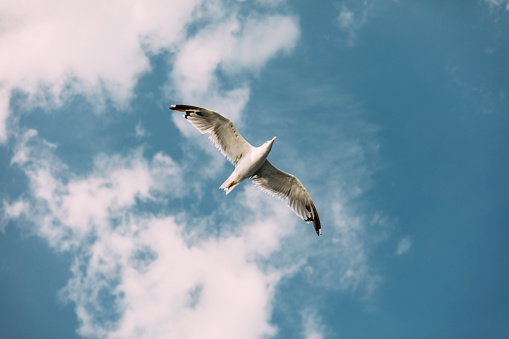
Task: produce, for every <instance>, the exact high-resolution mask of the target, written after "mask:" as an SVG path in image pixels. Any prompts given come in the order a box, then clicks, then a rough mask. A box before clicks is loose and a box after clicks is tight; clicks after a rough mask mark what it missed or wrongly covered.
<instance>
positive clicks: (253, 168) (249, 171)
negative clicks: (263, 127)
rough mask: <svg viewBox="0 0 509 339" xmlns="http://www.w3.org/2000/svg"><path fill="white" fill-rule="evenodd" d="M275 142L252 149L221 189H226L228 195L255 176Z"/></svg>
mask: <svg viewBox="0 0 509 339" xmlns="http://www.w3.org/2000/svg"><path fill="white" fill-rule="evenodd" d="M274 140H276V137H274V138H273V139H272V140H270V141H267V142H265V143H264V144H263V145H261V146H260V147H252V148H251V149H250V150H249V152H248V154H246V155H244V156H243V157H242V158H241V159H240V160H239V161H237V163H236V164H235V170H234V171H233V172H232V174H230V176H229V177H228V179H226V181H225V182H224V183H223V184H222V185H221V186H220V187H219V188H222V189H224V190H225V191H226V194H228V193H230V192H231V191H232V190H233V189H234V188H235V186H237V185H238V184H240V183H241V182H242V181H244V180H246V179H248V178H251V177H252V176H254V175H255V173H256V172H258V170H259V169H260V168H261V167H262V165H263V163H264V162H265V160H266V159H267V157H268V156H269V153H270V151H271V150H272V144H273V143H274Z"/></svg>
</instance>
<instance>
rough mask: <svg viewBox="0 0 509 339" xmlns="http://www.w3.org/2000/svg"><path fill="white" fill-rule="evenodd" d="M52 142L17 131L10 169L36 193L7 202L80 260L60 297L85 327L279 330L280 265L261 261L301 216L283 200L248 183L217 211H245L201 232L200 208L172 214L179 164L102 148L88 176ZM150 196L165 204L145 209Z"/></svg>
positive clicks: (104, 330) (110, 333)
mask: <svg viewBox="0 0 509 339" xmlns="http://www.w3.org/2000/svg"><path fill="white" fill-rule="evenodd" d="M55 147H56V146H55V145H52V144H50V143H47V142H45V141H44V140H42V139H41V138H39V137H38V136H37V133H36V132H35V131H33V130H29V131H27V132H25V134H24V135H23V136H21V137H20V142H19V144H18V146H17V148H16V153H15V155H14V157H13V165H15V166H18V167H19V168H20V169H21V170H23V171H24V172H25V174H26V175H27V177H28V179H29V182H30V188H31V189H30V194H29V197H27V200H20V201H18V202H15V203H13V204H10V205H9V204H6V203H4V210H5V211H6V213H7V214H8V215H9V218H11V219H13V218H19V217H23V218H26V219H28V220H30V221H32V222H33V225H34V229H33V232H34V233H35V234H37V235H39V236H41V237H43V238H45V239H46V240H47V241H48V243H49V244H50V246H52V248H54V249H55V250H58V251H65V252H68V253H69V254H70V255H72V256H73V257H74V259H73V261H74V263H73V266H72V268H71V271H72V273H73V277H72V278H71V279H70V280H69V282H68V285H67V287H66V288H65V289H64V290H63V291H62V292H61V297H62V298H63V299H64V300H69V301H72V302H73V303H74V304H75V307H76V314H77V316H78V319H79V320H80V328H79V333H80V334H81V335H84V336H88V337H106V338H133V337H140V336H141V337H150V338H168V337H178V338H181V337H184V338H203V337H212V338H239V337H243V338H245V337H247V338H260V337H263V336H272V335H274V334H275V333H276V328H275V327H274V326H272V325H271V324H270V322H269V320H270V316H271V309H272V302H273V294H274V287H275V286H276V284H277V282H278V281H279V279H280V278H281V272H279V271H277V270H274V269H270V268H268V267H267V266H265V265H263V264H261V263H260V262H259V260H260V259H261V258H268V257H269V256H271V255H272V254H273V253H274V252H275V251H277V250H279V246H280V243H281V239H282V238H283V237H286V236H288V235H289V234H291V233H292V232H293V229H294V228H293V224H294V222H296V221H297V220H296V219H295V218H293V216H292V215H291V212H290V210H289V209H287V208H286V206H284V205H282V204H280V205H274V204H273V202H274V201H273V200H272V198H271V197H270V196H268V195H265V194H263V193H262V192H260V191H259V190H256V189H255V188H254V187H251V188H250V189H248V190H246V191H245V192H244V193H241V194H240V195H241V196H240V197H239V199H237V200H236V201H237V202H232V203H233V205H232V206H230V207H226V208H225V210H224V211H222V212H219V213H220V214H224V215H230V216H234V217H235V218H240V219H239V220H235V219H234V222H233V223H232V224H231V226H228V225H226V226H225V227H224V229H225V230H226V231H225V232H224V233H223V234H222V236H221V237H217V236H215V235H214V233H213V232H212V233H211V232H207V231H206V228H204V229H201V230H200V232H196V226H195V225H194V223H193V218H192V216H191V215H189V216H187V215H186V217H185V218H176V217H175V216H171V215H169V214H168V213H165V212H163V211H165V210H167V207H166V203H168V202H170V203H171V202H173V201H175V199H178V197H179V196H182V194H184V191H183V190H182V183H183V182H184V181H183V180H182V177H181V170H180V166H179V165H178V164H177V163H175V162H174V161H173V160H172V159H171V158H169V157H168V156H166V155H164V154H162V153H157V154H156V155H155V156H154V157H153V158H152V159H150V160H147V159H145V158H144V157H143V154H142V150H140V149H137V150H134V151H132V152H129V153H128V154H127V155H124V156H121V155H118V154H115V155H105V154H102V155H99V156H97V157H96V158H95V160H94V166H93V170H92V171H91V172H90V173H89V174H87V175H85V176H81V177H80V176H76V175H75V174H73V173H72V172H71V171H70V169H69V168H68V167H67V166H65V164H63V163H62V162H61V161H60V160H59V159H58V158H57V157H56V156H55V155H54V151H55ZM150 202H152V205H151V206H152V208H155V209H156V210H157V211H158V212H155V213H148V212H146V211H145V212H141V213H140V212H139V211H138V209H139V208H140V207H141V205H143V204H144V203H150ZM159 203H160V204H159ZM158 204H159V205H158ZM158 206H159V208H158ZM238 211H241V212H240V213H239V212H238ZM183 213H184V214H187V213H186V212H183ZM177 215H178V214H177ZM177 219H179V220H186V221H178V220H177ZM228 223H231V221H230V222H227V224H228ZM281 224H282V225H286V227H278V226H279V225H281ZM206 227H207V228H213V227H215V225H214V224H213V223H211V222H207V223H206ZM228 230H229V231H228ZM198 233H199V234H198ZM197 324H199V326H197Z"/></svg>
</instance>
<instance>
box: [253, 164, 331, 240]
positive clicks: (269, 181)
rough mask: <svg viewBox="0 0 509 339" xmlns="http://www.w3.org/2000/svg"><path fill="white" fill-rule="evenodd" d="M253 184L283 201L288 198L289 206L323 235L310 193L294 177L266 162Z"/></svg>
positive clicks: (255, 176) (254, 178) (257, 173)
mask: <svg viewBox="0 0 509 339" xmlns="http://www.w3.org/2000/svg"><path fill="white" fill-rule="evenodd" d="M253 183H254V184H255V185H256V186H258V187H260V189H261V190H262V191H265V192H267V193H269V194H271V195H273V196H275V197H277V198H279V199H281V200H285V199H287V198H288V206H290V208H291V209H292V210H293V211H294V212H295V214H297V215H298V216H299V217H301V218H302V219H304V221H307V222H310V221H312V222H313V226H314V227H315V231H316V234H317V235H320V234H322V226H321V225H320V218H319V217H318V212H317V211H316V208H315V204H313V201H312V200H311V197H310V196H309V193H308V191H306V189H305V188H304V186H303V185H302V183H301V182H300V181H299V179H297V177H295V176H294V175H291V174H288V173H285V172H283V171H281V170H279V169H277V168H276V167H274V166H273V165H272V164H271V163H270V162H269V161H268V160H265V162H264V163H263V165H262V167H261V168H260V169H259V170H258V172H256V174H255V175H254V177H253Z"/></svg>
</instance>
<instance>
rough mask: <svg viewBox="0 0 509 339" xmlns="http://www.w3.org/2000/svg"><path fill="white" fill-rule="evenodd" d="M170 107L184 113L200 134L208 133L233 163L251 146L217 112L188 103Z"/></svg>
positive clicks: (228, 120) (232, 125) (226, 119)
mask: <svg viewBox="0 0 509 339" xmlns="http://www.w3.org/2000/svg"><path fill="white" fill-rule="evenodd" d="M170 109H172V110H174V111H180V112H184V113H186V114H185V115H184V118H186V119H187V121H189V122H190V123H191V124H193V126H194V127H196V128H197V129H198V131H200V132H201V133H202V134H205V133H210V137H209V139H210V140H211V141H212V142H213V143H214V145H216V147H217V148H218V149H219V150H220V151H221V153H223V155H224V156H226V158H227V159H228V160H229V161H230V162H231V163H232V164H234V165H235V164H237V162H238V161H239V160H240V159H241V158H242V157H243V156H244V155H246V154H247V153H249V151H250V150H251V149H252V148H253V146H251V144H250V143H248V142H247V141H246V140H245V139H244V138H243V137H242V135H240V133H239V131H237V129H236V128H235V125H234V124H233V122H231V121H230V119H228V118H226V117H225V116H223V115H221V114H219V113H217V112H214V111H210V110H208V109H205V108H200V107H196V106H188V105H171V106H170Z"/></svg>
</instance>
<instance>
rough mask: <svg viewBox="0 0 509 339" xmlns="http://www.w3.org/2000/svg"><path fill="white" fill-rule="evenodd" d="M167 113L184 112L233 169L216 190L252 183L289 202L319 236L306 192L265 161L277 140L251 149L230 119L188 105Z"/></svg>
mask: <svg viewBox="0 0 509 339" xmlns="http://www.w3.org/2000/svg"><path fill="white" fill-rule="evenodd" d="M170 109H171V110H174V111H179V112H184V113H185V114H184V115H183V117H184V118H186V120H187V121H189V122H190V123H191V124H192V125H193V126H194V127H196V129H198V131H200V132H201V133H202V134H205V133H210V137H209V139H210V140H211V141H212V142H213V143H214V144H215V146H216V147H217V148H218V149H219V151H221V153H223V155H224V156H226V158H227V159H228V161H230V162H231V163H232V164H233V165H234V166H235V170H234V171H233V172H232V174H231V175H230V176H229V177H228V179H226V181H225V182H224V183H223V184H222V185H221V186H220V187H219V188H221V189H224V190H225V192H226V194H228V193H230V192H231V191H232V190H233V189H234V188H235V187H236V186H237V185H238V184H240V183H241V182H242V181H244V180H246V179H248V178H249V179H252V181H253V183H254V184H255V185H256V186H258V187H259V188H260V189H261V190H262V191H264V192H266V193H268V194H270V195H272V196H275V197H277V198H279V199H281V200H288V206H289V207H290V208H291V209H292V211H293V212H295V214H297V215H298V216H299V217H301V218H302V219H303V220H304V221H306V222H307V223H309V222H310V221H312V222H313V226H314V227H315V231H316V234H317V235H318V236H319V235H320V234H322V227H321V225H320V218H319V217H318V212H317V211H316V207H315V204H313V201H312V200H311V197H310V196H309V193H308V191H306V189H305V188H304V186H303V185H302V183H301V182H300V181H299V179H297V178H296V177H295V176H294V175H291V174H288V173H285V172H283V171H281V170H279V169H278V168H276V167H274V166H273V165H272V164H271V163H270V162H269V161H268V160H267V156H268V155H269V153H270V151H271V149H272V144H273V143H274V140H276V137H274V138H272V139H271V140H268V141H266V142H265V143H264V144H263V145H261V146H259V147H254V146H252V145H251V144H250V143H248V142H247V141H246V140H245V139H244V138H243V137H242V136H241V135H240V133H239V132H238V131H237V129H236V128H235V125H234V124H233V122H231V121H230V119H228V118H226V117H225V116H223V115H221V114H219V113H217V112H214V111H210V110H208V109H204V108H200V107H196V106H188V105H171V106H170Z"/></svg>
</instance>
